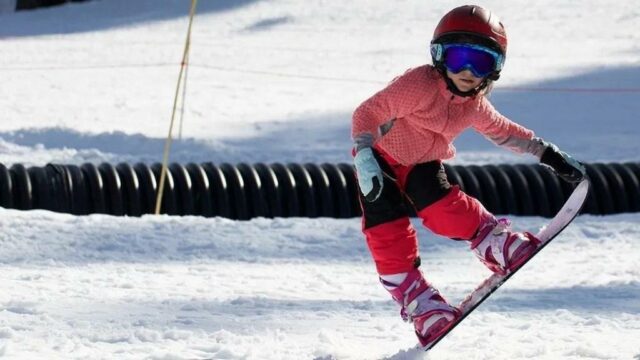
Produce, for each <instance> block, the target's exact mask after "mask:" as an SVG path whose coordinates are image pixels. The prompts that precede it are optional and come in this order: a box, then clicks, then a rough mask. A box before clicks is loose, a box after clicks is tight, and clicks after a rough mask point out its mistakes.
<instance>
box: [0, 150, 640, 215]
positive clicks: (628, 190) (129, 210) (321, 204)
mask: <svg viewBox="0 0 640 360" xmlns="http://www.w3.org/2000/svg"><path fill="white" fill-rule="evenodd" d="M586 167H587V174H588V176H589V178H590V180H591V185H592V186H591V189H590V194H589V197H588V199H587V203H586V205H585V207H584V208H583V213H588V214H599V215H602V214H615V213H624V212H637V211H640V163H631V162H630V163H623V164H617V163H611V164H601V163H596V164H587V165H586ZM445 170H446V172H447V175H448V176H449V180H450V181H451V183H453V184H458V185H460V187H461V188H462V189H463V190H464V191H465V192H467V193H468V194H470V195H472V196H474V197H476V198H478V199H479V200H480V201H481V202H482V203H483V204H484V205H485V206H486V207H487V209H488V210H489V211H491V212H493V213H495V214H512V215H536V216H545V217H551V216H552V215H553V214H555V213H556V212H557V211H558V210H559V209H560V207H561V206H562V204H563V203H564V201H565V200H566V199H567V197H568V196H569V194H570V193H571V191H572V189H573V186H572V185H571V184H568V183H566V182H564V181H562V180H560V179H559V178H558V177H557V176H555V175H554V174H553V173H552V172H551V171H550V170H549V169H547V168H546V167H544V166H540V165H522V164H520V165H484V166H477V165H471V166H459V165H455V166H448V165H445ZM160 171H161V165H160V164H152V165H151V166H148V165H146V164H142V163H138V164H135V165H130V164H127V163H120V164H118V165H115V166H114V165H112V164H109V163H102V164H100V165H94V164H88V163H87V164H83V165H81V166H76V165H54V164H48V165H46V166H44V167H29V168H26V167H25V166H23V165H21V164H15V165H12V166H11V167H10V168H7V167H6V166H4V165H2V164H0V206H2V207H5V208H14V209H20V210H29V209H46V210H51V211H57V212H65V213H71V214H76V215H86V214H93V213H103V214H112V215H129V216H140V215H142V214H148V213H152V212H153V210H154V208H155V197H156V192H157V188H158V179H159V177H160ZM357 191H358V189H357V185H356V179H355V173H354V169H353V167H352V166H351V165H350V164H337V165H336V164H326V163H325V164H321V165H318V164H311V163H309V164H293V163H291V164H280V163H275V164H270V165H266V164H254V165H249V164H245V163H242V164H238V165H232V164H228V163H224V164H219V165H216V164H213V163H204V164H195V163H189V164H187V165H182V164H177V163H173V164H171V165H170V166H169V168H168V173H167V178H166V186H165V189H164V194H163V201H162V213H165V214H171V215H201V216H206V217H213V216H222V217H226V218H230V219H240V220H247V219H251V218H254V217H294V216H297V217H334V218H349V217H355V216H359V215H360V214H361V210H360V205H359V203H358V199H357Z"/></svg>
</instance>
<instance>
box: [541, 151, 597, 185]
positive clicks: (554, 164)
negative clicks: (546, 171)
mask: <svg viewBox="0 0 640 360" xmlns="http://www.w3.org/2000/svg"><path fill="white" fill-rule="evenodd" d="M545 145H546V149H545V150H544V152H543V153H542V156H541V157H540V163H541V164H543V165H547V166H549V167H550V168H551V169H552V170H553V171H554V172H555V173H556V174H557V175H558V176H560V177H561V178H562V179H563V180H565V181H567V182H570V183H577V182H580V181H582V179H584V177H585V176H586V174H587V169H585V167H584V165H582V164H581V163H579V162H578V161H576V160H575V159H574V158H572V157H571V156H569V154H567V153H565V152H564V151H560V149H558V147H557V146H555V145H554V144H552V143H546V142H545Z"/></svg>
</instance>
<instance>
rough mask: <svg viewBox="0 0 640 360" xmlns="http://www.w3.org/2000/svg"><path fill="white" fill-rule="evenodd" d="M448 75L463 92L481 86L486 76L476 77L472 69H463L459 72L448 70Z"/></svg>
mask: <svg viewBox="0 0 640 360" xmlns="http://www.w3.org/2000/svg"><path fill="white" fill-rule="evenodd" d="M447 76H448V77H449V79H451V81H453V84H454V85H455V86H456V87H457V88H458V90H460V91H462V92H467V91H471V90H473V89H475V88H477V87H478V86H480V83H482V80H484V78H478V77H475V75H473V73H472V72H471V70H462V71H460V72H459V73H457V74H454V73H452V72H451V71H449V70H447Z"/></svg>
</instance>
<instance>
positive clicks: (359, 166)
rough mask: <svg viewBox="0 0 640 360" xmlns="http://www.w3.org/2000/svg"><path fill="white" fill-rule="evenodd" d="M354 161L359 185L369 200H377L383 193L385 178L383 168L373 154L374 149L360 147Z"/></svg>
mask: <svg viewBox="0 0 640 360" xmlns="http://www.w3.org/2000/svg"><path fill="white" fill-rule="evenodd" d="M353 163H354V165H355V166H356V173H357V175H358V185H360V191H361V192H362V195H364V197H365V199H366V200H367V201H368V202H373V201H376V200H377V199H378V197H380V193H382V184H383V179H382V170H381V169H380V165H379V164H378V162H377V161H376V158H375V157H374V156H373V150H371V148H370V147H365V148H362V149H360V151H358V153H356V156H355V158H354V159H353Z"/></svg>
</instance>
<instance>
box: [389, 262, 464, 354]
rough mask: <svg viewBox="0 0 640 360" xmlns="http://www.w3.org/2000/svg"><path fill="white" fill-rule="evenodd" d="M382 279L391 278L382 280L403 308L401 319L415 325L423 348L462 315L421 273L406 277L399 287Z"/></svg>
mask: <svg viewBox="0 0 640 360" xmlns="http://www.w3.org/2000/svg"><path fill="white" fill-rule="evenodd" d="M383 277H384V278H388V277H387V276H381V277H380V281H381V282H382V284H383V285H384V287H385V288H386V289H387V291H389V293H391V296H392V297H393V299H394V300H395V301H396V302H397V303H398V304H399V305H400V306H401V307H402V308H401V310H400V315H401V316H402V319H403V320H404V321H406V322H411V323H413V326H414V328H415V332H416V335H417V336H418V340H419V341H420V344H421V345H422V346H426V345H427V344H429V343H431V342H432V341H433V340H435V339H437V338H438V336H440V335H441V334H442V333H444V332H445V331H446V330H447V329H449V327H451V325H453V323H454V321H455V320H456V318H458V317H459V316H460V312H459V311H458V309H456V308H455V307H453V306H451V305H449V304H448V303H447V301H446V300H445V299H444V298H443V297H442V296H441V295H440V293H439V292H438V290H436V289H434V288H433V286H431V285H430V284H429V283H428V282H427V281H426V280H425V279H424V277H423V276H422V272H420V270H418V269H414V270H413V271H411V272H410V273H408V274H406V277H405V279H404V280H402V281H401V282H400V284H399V285H397V284H394V283H392V282H390V281H387V280H385V279H383Z"/></svg>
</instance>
